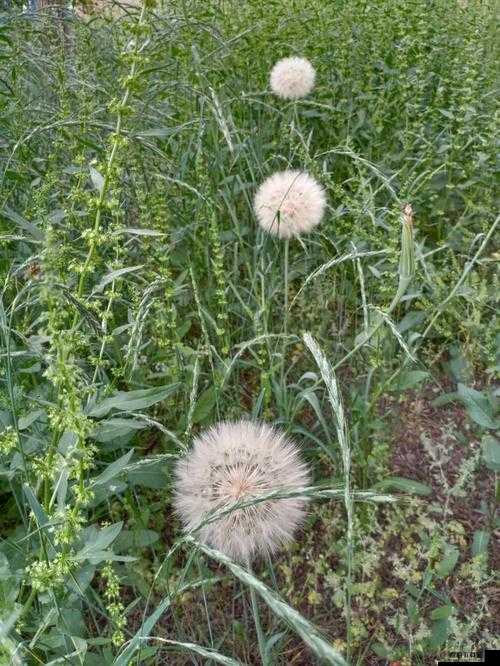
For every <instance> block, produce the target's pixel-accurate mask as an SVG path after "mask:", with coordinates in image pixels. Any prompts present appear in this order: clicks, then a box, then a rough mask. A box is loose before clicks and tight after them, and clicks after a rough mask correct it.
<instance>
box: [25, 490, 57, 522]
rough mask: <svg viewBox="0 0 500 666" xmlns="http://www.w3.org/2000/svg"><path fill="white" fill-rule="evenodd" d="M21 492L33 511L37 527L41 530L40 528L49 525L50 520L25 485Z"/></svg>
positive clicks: (33, 494)
mask: <svg viewBox="0 0 500 666" xmlns="http://www.w3.org/2000/svg"><path fill="white" fill-rule="evenodd" d="M23 491H24V494H25V495H26V499H27V500H28V504H29V505H30V508H31V510H32V511H33V515H34V516H35V519H36V522H37V523H38V527H39V528H40V529H41V528H42V527H45V526H46V525H49V524H50V518H49V517H48V516H47V514H46V513H45V511H44V510H43V508H42V506H41V504H40V502H39V501H38V500H37V498H36V496H35V493H34V492H33V491H32V490H31V488H30V487H29V486H28V485H26V484H25V485H24V486H23Z"/></svg>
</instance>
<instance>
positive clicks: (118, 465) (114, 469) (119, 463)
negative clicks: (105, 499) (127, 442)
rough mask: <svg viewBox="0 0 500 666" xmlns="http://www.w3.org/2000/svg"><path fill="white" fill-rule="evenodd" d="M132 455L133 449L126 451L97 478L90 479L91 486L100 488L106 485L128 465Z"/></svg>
mask: <svg viewBox="0 0 500 666" xmlns="http://www.w3.org/2000/svg"><path fill="white" fill-rule="evenodd" d="M133 453H134V449H130V451H127V453H126V454H125V455H123V456H122V457H121V458H118V460H115V461H114V462H112V463H111V464H110V465H108V466H107V467H106V469H105V470H104V471H103V472H101V473H100V474H99V475H98V476H96V477H95V478H94V479H92V482H91V485H92V486H102V485H104V484H105V483H108V481H111V479H113V478H114V477H115V476H117V475H118V474H120V473H121V472H123V471H124V468H125V466H126V465H127V464H128V462H129V460H130V458H131V457H132V455H133Z"/></svg>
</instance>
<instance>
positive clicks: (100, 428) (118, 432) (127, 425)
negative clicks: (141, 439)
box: [91, 418, 148, 444]
mask: <svg viewBox="0 0 500 666" xmlns="http://www.w3.org/2000/svg"><path fill="white" fill-rule="evenodd" d="M147 427H148V423H147V422H146V421H140V420H139V419H120V418H111V419H107V420H106V421H101V422H100V423H99V424H98V425H97V426H96V428H95V430H94V431H93V432H92V435H91V437H92V439H95V440H96V442H102V443H103V444H104V443H106V442H112V441H113V440H114V439H119V438H120V437H125V436H126V435H130V433H132V432H135V431H136V430H143V429H144V428H147Z"/></svg>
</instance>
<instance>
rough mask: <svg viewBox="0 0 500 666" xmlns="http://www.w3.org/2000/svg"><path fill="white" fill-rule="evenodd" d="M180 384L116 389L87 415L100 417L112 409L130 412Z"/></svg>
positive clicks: (162, 396) (160, 398) (144, 405)
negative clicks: (116, 390)
mask: <svg viewBox="0 0 500 666" xmlns="http://www.w3.org/2000/svg"><path fill="white" fill-rule="evenodd" d="M179 386H180V384H169V385H168V386H154V387H153V388H149V389H141V390H139V391H118V392H117V393H115V394H114V395H112V396H111V397H109V398H105V399H104V400H103V401H102V402H100V403H99V404H97V405H95V406H94V407H92V408H91V409H90V411H89V412H88V416H92V417H94V418H101V417H103V416H106V414H108V413H109V412H110V411H111V410H112V409H116V410H119V411H122V412H132V411H136V410H137V409H145V408H146V407H151V405H154V404H155V403H157V402H160V400H165V398H167V397H168V396H169V395H172V393H175V391H177V389H178V388H179Z"/></svg>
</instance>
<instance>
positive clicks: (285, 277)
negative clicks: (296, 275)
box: [281, 238, 290, 394]
mask: <svg viewBox="0 0 500 666" xmlns="http://www.w3.org/2000/svg"><path fill="white" fill-rule="evenodd" d="M289 246H290V241H289V239H288V238H287V239H286V240H285V257H284V262H283V263H284V267H283V289H284V294H283V307H284V313H283V347H282V351H281V386H282V390H283V394H285V359H286V347H287V335H288V283H289V273H288V261H289Z"/></svg>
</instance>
